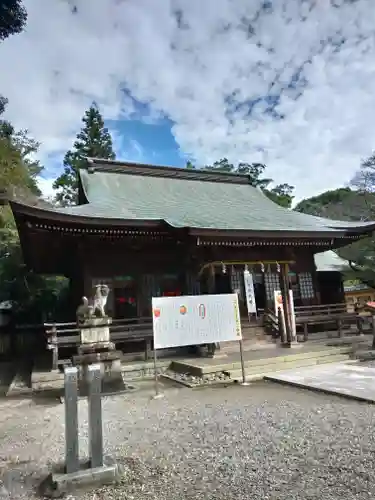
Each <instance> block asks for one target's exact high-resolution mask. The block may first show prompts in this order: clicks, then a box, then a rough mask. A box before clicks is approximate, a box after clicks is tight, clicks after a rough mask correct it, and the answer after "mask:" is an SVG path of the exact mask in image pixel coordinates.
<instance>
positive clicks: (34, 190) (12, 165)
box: [0, 120, 43, 196]
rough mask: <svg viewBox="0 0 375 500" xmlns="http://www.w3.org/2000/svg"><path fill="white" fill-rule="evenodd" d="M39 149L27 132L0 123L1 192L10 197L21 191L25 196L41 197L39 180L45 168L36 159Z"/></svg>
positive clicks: (3, 122)
mask: <svg viewBox="0 0 375 500" xmlns="http://www.w3.org/2000/svg"><path fill="white" fill-rule="evenodd" d="M38 148H39V143H38V142H36V141H35V140H34V139H32V138H30V137H29V136H28V133H27V130H21V131H18V132H16V131H15V130H14V128H13V126H12V125H11V124H10V123H9V122H7V121H4V120H2V121H0V191H2V192H7V194H8V195H10V196H16V192H19V191H20V190H21V191H24V195H25V196H26V195H27V194H30V193H31V194H32V195H35V196H40V195H41V192H40V190H39V187H38V183H37V178H38V176H39V174H40V173H41V172H42V170H43V167H42V166H41V165H40V162H39V161H38V160H36V158H35V153H37V151H38ZM10 190H11V191H12V192H11V193H10V192H9V191H10Z"/></svg>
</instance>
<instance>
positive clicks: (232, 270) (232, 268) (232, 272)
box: [230, 266, 234, 275]
mask: <svg viewBox="0 0 375 500" xmlns="http://www.w3.org/2000/svg"><path fill="white" fill-rule="evenodd" d="M230 270H231V274H232V275H233V274H234V266H232V267H231V268H230Z"/></svg>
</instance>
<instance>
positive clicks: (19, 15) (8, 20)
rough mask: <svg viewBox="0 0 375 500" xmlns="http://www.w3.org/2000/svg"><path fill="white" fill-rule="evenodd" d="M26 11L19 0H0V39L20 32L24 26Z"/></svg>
mask: <svg viewBox="0 0 375 500" xmlns="http://www.w3.org/2000/svg"><path fill="white" fill-rule="evenodd" d="M26 20H27V12H26V9H25V7H24V6H23V5H22V2H21V1H20V0H1V2H0V40H5V38H8V36H10V35H15V34H16V33H20V32H21V31H22V30H23V28H24V27H25V24H26Z"/></svg>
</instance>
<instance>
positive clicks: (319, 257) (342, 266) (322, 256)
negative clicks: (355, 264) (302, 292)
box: [314, 250, 349, 272]
mask: <svg viewBox="0 0 375 500" xmlns="http://www.w3.org/2000/svg"><path fill="white" fill-rule="evenodd" d="M314 261H315V266H316V270H317V271H319V272H327V271H337V272H343V271H346V270H347V269H349V263H348V261H346V260H344V259H342V258H341V257H339V256H338V255H337V253H335V252H334V251H333V250H327V251H326V252H320V253H316V254H315V255H314Z"/></svg>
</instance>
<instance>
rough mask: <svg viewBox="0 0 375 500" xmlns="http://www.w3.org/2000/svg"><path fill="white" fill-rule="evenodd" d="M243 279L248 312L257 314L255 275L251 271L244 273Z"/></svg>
mask: <svg viewBox="0 0 375 500" xmlns="http://www.w3.org/2000/svg"><path fill="white" fill-rule="evenodd" d="M243 279H244V284H245V294H246V304H247V312H248V314H254V313H255V314H256V312H257V305H256V301H255V293H254V281H253V275H252V274H251V273H250V272H249V271H244V273H243Z"/></svg>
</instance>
